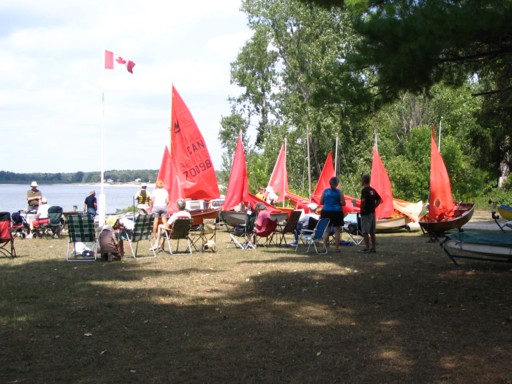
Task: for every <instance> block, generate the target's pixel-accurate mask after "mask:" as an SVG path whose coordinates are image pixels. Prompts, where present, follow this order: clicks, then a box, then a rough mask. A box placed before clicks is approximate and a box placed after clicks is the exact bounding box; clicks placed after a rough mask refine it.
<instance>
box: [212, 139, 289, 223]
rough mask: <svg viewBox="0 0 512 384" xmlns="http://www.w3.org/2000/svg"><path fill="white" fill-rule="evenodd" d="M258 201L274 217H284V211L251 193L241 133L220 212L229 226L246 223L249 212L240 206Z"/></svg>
mask: <svg viewBox="0 0 512 384" xmlns="http://www.w3.org/2000/svg"><path fill="white" fill-rule="evenodd" d="M258 202H261V203H263V204H265V205H266V206H267V209H268V210H269V212H270V215H271V216H272V218H273V219H275V220H276V219H277V220H279V221H280V220H282V219H283V213H282V212H281V211H280V210H279V209H277V208H276V207H273V206H272V205H270V204H267V203H266V202H265V201H263V200H261V199H259V198H257V197H256V196H254V195H253V194H251V193H249V178H248V175H247V164H246V161H245V153H244V146H243V142H242V136H241V135H240V136H239V137H238V140H237V144H236V148H235V154H234V156H233V163H232V165H231V173H230V176H229V181H228V188H227V190H226V197H225V199H224V205H223V207H222V209H221V212H220V215H221V218H222V220H224V222H225V223H226V224H227V225H229V226H235V225H239V224H244V223H245V219H246V215H247V214H246V212H245V210H244V209H239V207H240V208H243V207H241V205H243V206H244V207H245V208H250V207H254V205H255V204H256V203H258ZM286 216H287V214H286ZM285 218H286V217H285Z"/></svg>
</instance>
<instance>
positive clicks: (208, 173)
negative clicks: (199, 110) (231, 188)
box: [171, 86, 220, 200]
mask: <svg viewBox="0 0 512 384" xmlns="http://www.w3.org/2000/svg"><path fill="white" fill-rule="evenodd" d="M171 153H172V157H173V160H174V161H175V165H176V170H177V172H178V177H179V179H180V183H181V188H182V190H183V195H184V197H186V198H190V199H197V200H212V199H216V198H218V197H219V196H220V193H219V186H218V183H217V175H216V174H215V169H214V168H213V163H212V161H211V159H210V154H209V153H208V148H207V146H206V143H205V141H204V139H203V136H202V135H201V132H200V131H199V128H198V127H197V124H196V122H195V121H194V118H193V117H192V114H191V113H190V111H189V109H188V108H187V106H186V104H185V103H184V101H183V99H182V98H181V96H180V95H179V94H178V92H177V91H176V89H175V88H174V86H173V87H172V115H171Z"/></svg>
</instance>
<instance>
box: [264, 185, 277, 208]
mask: <svg viewBox="0 0 512 384" xmlns="http://www.w3.org/2000/svg"><path fill="white" fill-rule="evenodd" d="M266 192H267V196H266V202H267V204H270V205H275V204H276V202H277V199H278V196H277V194H276V193H275V192H274V188H272V187H271V186H268V187H267V189H266Z"/></svg>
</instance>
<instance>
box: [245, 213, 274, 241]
mask: <svg viewBox="0 0 512 384" xmlns="http://www.w3.org/2000/svg"><path fill="white" fill-rule="evenodd" d="M276 228H277V220H272V219H264V221H263V224H262V226H261V229H260V230H257V229H256V228H254V229H253V234H252V236H251V238H250V239H251V242H252V243H253V244H254V246H258V245H263V246H264V247H266V246H267V245H270V244H271V241H272V236H273V234H274V231H275V230H276ZM260 239H266V241H265V242H264V243H262V242H261V240H260Z"/></svg>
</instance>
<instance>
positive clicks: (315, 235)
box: [295, 218, 329, 254]
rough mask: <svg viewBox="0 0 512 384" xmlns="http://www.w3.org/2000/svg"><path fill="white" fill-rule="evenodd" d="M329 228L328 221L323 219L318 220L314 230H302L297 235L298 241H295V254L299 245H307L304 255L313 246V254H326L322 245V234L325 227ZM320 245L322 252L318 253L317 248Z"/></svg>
mask: <svg viewBox="0 0 512 384" xmlns="http://www.w3.org/2000/svg"><path fill="white" fill-rule="evenodd" d="M328 226H329V219H327V218H324V219H320V220H319V221H318V223H317V224H316V227H315V229H302V230H301V231H300V233H299V241H297V246H296V247H295V252H297V251H298V249H299V245H300V243H302V244H303V245H307V246H308V249H306V252H305V253H308V252H309V248H311V246H312V245H313V247H314V248H315V252H316V253H317V254H319V253H322V254H324V253H327V247H326V245H325V243H324V239H323V237H324V233H325V230H326V229H327V227H328ZM320 245H322V248H323V251H322V252H319V247H320Z"/></svg>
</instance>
